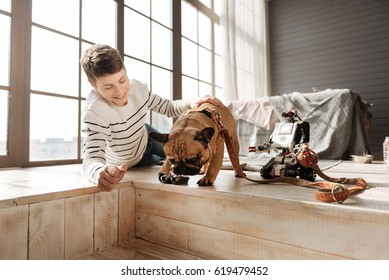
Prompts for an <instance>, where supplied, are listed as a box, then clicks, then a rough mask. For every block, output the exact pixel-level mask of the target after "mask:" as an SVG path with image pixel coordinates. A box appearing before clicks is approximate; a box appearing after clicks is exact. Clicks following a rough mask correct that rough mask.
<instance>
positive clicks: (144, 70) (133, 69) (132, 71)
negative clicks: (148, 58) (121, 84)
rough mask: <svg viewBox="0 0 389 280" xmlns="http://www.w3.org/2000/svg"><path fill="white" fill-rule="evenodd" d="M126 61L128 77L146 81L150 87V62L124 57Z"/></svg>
mask: <svg viewBox="0 0 389 280" xmlns="http://www.w3.org/2000/svg"><path fill="white" fill-rule="evenodd" d="M124 63H125V65H126V69H127V75H128V77H129V78H130V79H136V80H139V81H141V82H144V83H146V84H147V85H148V87H149V89H150V64H147V63H144V62H141V61H139V60H136V59H132V58H129V57H125V58H124Z"/></svg>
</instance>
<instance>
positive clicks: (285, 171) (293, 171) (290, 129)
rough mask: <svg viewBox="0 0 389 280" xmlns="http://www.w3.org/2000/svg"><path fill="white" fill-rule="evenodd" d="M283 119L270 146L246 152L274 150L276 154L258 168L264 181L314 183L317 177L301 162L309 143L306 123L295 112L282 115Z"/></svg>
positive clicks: (271, 138) (276, 127)
mask: <svg viewBox="0 0 389 280" xmlns="http://www.w3.org/2000/svg"><path fill="white" fill-rule="evenodd" d="M282 117H283V120H282V121H281V122H279V123H277V124H276V126H275V129H274V131H273V133H272V134H271V136H270V139H269V142H265V143H263V144H262V145H260V146H258V147H255V146H251V147H249V152H255V153H257V152H264V151H268V152H270V151H271V150H273V151H275V152H276V153H277V154H276V156H275V157H273V158H271V159H270V160H269V161H268V162H267V163H266V164H265V165H264V166H263V167H262V168H261V170H260V173H261V176H262V177H263V178H264V179H272V178H275V177H282V176H287V177H299V178H300V179H305V180H309V181H314V180H315V178H316V173H315V171H314V170H313V168H310V167H307V165H306V164H304V165H305V166H304V165H303V164H301V158H305V156H310V155H309V154H304V153H306V150H307V147H308V143H309V123H308V122H306V121H303V120H301V118H300V117H299V116H298V115H297V111H295V110H294V109H291V110H290V111H289V112H286V113H282ZM298 154H300V157H298Z"/></svg>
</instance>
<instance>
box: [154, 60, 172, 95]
mask: <svg viewBox="0 0 389 280" xmlns="http://www.w3.org/2000/svg"><path fill="white" fill-rule="evenodd" d="M152 71H153V73H152V77H153V79H152V86H151V88H152V92H153V93H155V94H158V95H159V96H161V97H164V98H167V99H172V97H173V88H172V84H173V82H172V80H173V73H172V72H170V71H167V70H164V69H161V68H159V67H155V66H153V68H152Z"/></svg>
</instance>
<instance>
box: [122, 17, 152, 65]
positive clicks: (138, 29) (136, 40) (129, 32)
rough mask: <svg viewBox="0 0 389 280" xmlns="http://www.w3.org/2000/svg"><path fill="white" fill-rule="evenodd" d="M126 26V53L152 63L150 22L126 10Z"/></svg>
mask: <svg viewBox="0 0 389 280" xmlns="http://www.w3.org/2000/svg"><path fill="white" fill-rule="evenodd" d="M124 24H125V25H124V26H125V28H124V53H125V54H126V55H129V56H133V57H136V58H139V59H142V60H144V61H147V62H150V20H149V19H148V18H146V17H144V16H142V15H140V14H138V13H136V12H134V11H131V10H130V9H126V10H125V14H124Z"/></svg>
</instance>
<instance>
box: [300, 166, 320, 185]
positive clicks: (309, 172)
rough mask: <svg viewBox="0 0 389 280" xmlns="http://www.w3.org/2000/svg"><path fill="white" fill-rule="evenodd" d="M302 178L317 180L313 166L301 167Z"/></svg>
mask: <svg viewBox="0 0 389 280" xmlns="http://www.w3.org/2000/svg"><path fill="white" fill-rule="evenodd" d="M300 178H301V179H305V180H308V181H312V182H313V181H315V179H316V173H315V171H314V170H313V169H312V168H304V167H301V168H300Z"/></svg>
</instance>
